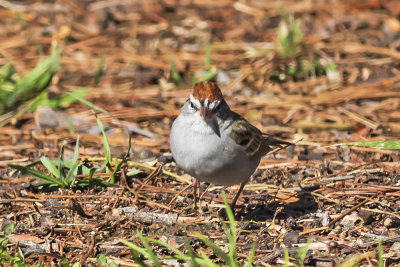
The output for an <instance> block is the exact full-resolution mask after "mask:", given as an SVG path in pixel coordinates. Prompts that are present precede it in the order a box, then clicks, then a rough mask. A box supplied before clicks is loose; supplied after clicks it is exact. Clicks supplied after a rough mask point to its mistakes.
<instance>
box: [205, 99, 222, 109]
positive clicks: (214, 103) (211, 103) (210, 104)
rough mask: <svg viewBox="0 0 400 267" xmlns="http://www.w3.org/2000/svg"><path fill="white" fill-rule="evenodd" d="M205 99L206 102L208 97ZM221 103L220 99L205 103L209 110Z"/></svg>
mask: <svg viewBox="0 0 400 267" xmlns="http://www.w3.org/2000/svg"><path fill="white" fill-rule="evenodd" d="M206 101H207V103H208V99H207V100H206ZM220 103H221V100H219V99H218V100H215V101H213V102H210V103H208V104H207V106H208V107H209V108H210V109H211V110H213V109H215V108H216V107H218V105H219V104H220Z"/></svg>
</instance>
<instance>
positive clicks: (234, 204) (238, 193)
mask: <svg viewBox="0 0 400 267" xmlns="http://www.w3.org/2000/svg"><path fill="white" fill-rule="evenodd" d="M247 182H248V181H246V182H243V183H241V184H240V187H239V190H238V191H237V193H236V196H235V198H234V199H233V201H232V204H231V209H232V211H233V212H235V206H236V201H237V200H238V198H239V196H240V194H241V193H242V191H243V188H244V186H245V185H246V184H247Z"/></svg>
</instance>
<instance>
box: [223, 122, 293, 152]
mask: <svg viewBox="0 0 400 267" xmlns="http://www.w3.org/2000/svg"><path fill="white" fill-rule="evenodd" d="M235 115H237V116H238V117H237V118H236V119H235V121H234V122H233V124H232V131H231V133H230V137H231V138H232V139H233V140H234V141H235V142H236V143H237V144H238V145H240V146H241V147H242V148H243V150H244V151H245V152H246V154H247V155H248V156H249V157H253V156H255V155H256V154H262V155H265V154H266V153H268V152H269V151H271V150H272V149H274V148H275V147H281V148H283V146H289V145H292V144H291V143H289V142H285V141H282V140H279V139H276V138H274V137H272V136H270V135H268V134H263V133H262V132H261V131H260V130H259V129H257V128H256V127H254V126H253V125H251V124H250V123H249V122H248V121H246V120H245V119H244V118H243V117H241V116H240V115H238V114H235Z"/></svg>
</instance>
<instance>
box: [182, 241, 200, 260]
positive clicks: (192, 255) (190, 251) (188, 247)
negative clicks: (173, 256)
mask: <svg viewBox="0 0 400 267" xmlns="http://www.w3.org/2000/svg"><path fill="white" fill-rule="evenodd" d="M185 247H186V250H187V254H188V256H189V257H190V261H191V264H192V266H193V267H197V266H199V264H198V263H197V261H196V258H197V257H196V253H195V252H194V251H193V248H192V246H191V245H190V244H189V240H187V239H186V240H185Z"/></svg>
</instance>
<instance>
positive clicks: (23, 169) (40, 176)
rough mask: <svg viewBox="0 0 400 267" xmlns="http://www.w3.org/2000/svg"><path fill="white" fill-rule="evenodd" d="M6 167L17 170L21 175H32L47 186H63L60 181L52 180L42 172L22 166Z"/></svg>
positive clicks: (11, 165)
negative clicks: (47, 184)
mask: <svg viewBox="0 0 400 267" xmlns="http://www.w3.org/2000/svg"><path fill="white" fill-rule="evenodd" d="M8 166H10V167H11V168H13V169H16V170H19V171H20V172H22V173H25V174H29V175H32V176H33V177H34V178H36V179H39V180H41V181H43V182H46V183H49V184H56V185H58V186H61V187H63V186H64V184H63V183H62V182H61V181H60V180H58V179H56V178H53V177H51V176H49V175H46V174H44V173H43V172H40V171H36V170H33V169H30V168H27V167H24V166H19V165H13V164H10V165H8Z"/></svg>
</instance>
